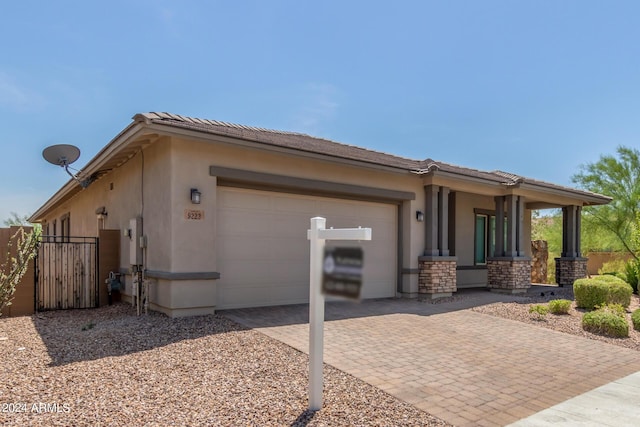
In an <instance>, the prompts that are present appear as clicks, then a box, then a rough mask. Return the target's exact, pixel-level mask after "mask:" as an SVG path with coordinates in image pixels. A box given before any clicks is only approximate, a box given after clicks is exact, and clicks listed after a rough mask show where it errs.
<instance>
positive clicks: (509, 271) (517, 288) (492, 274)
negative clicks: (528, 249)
mask: <svg viewBox="0 0 640 427" xmlns="http://www.w3.org/2000/svg"><path fill="white" fill-rule="evenodd" d="M487 276H488V281H489V283H488V284H487V287H488V288H489V289H490V290H491V291H493V292H501V293H509V294H517V293H524V292H526V291H527V289H529V288H530V287H531V259H530V258H528V257H513V258H511V257H504V258H488V259H487Z"/></svg>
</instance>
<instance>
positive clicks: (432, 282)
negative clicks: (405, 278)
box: [418, 257, 458, 295]
mask: <svg viewBox="0 0 640 427" xmlns="http://www.w3.org/2000/svg"><path fill="white" fill-rule="evenodd" d="M456 265H457V260H456V258H455V257H420V258H418V268H419V270H420V273H419V275H418V292H419V293H421V294H449V295H450V294H451V293H453V292H456V291H457V290H458V286H457V282H456Z"/></svg>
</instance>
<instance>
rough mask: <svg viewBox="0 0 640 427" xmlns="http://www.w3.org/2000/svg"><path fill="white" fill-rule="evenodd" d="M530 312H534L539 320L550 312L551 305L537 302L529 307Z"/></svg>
mask: <svg viewBox="0 0 640 427" xmlns="http://www.w3.org/2000/svg"><path fill="white" fill-rule="evenodd" d="M529 313H531V314H533V315H534V316H535V317H536V319H537V320H542V319H544V318H545V316H546V315H547V314H548V313H549V307H547V306H546V305H542V304H536V305H532V306H531V307H529Z"/></svg>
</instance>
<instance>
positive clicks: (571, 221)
mask: <svg viewBox="0 0 640 427" xmlns="http://www.w3.org/2000/svg"><path fill="white" fill-rule="evenodd" d="M581 216H582V206H576V205H571V206H564V207H563V208H562V253H561V256H560V258H556V282H557V283H558V285H560V286H565V285H567V286H573V282H575V281H576V279H580V278H583V277H587V258H583V257H582V250H581V248H580V244H581V241H580V232H581V227H582V219H581Z"/></svg>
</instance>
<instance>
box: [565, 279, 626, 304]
mask: <svg viewBox="0 0 640 427" xmlns="http://www.w3.org/2000/svg"><path fill="white" fill-rule="evenodd" d="M573 292H574V295H575V298H576V306H577V307H578V308H586V309H587V310H593V309H594V308H596V307H597V306H601V305H603V304H608V303H614V304H621V305H622V306H623V307H629V304H630V303H631V294H632V293H633V289H632V288H631V285H629V284H628V283H627V282H625V281H624V280H622V279H620V278H618V277H615V276H610V275H605V276H598V277H594V278H591V279H578V280H576V281H575V283H574V284H573Z"/></svg>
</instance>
